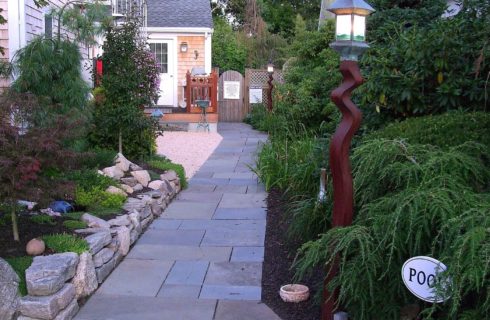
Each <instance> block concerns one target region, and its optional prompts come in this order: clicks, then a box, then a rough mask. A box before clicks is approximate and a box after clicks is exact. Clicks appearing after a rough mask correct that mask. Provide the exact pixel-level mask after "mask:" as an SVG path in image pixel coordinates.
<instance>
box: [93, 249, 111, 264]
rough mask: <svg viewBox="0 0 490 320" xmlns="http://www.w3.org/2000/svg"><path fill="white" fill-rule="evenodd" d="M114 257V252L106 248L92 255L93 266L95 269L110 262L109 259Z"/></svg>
mask: <svg viewBox="0 0 490 320" xmlns="http://www.w3.org/2000/svg"><path fill="white" fill-rule="evenodd" d="M113 256H114V251H112V250H111V249H108V248H104V249H102V250H100V251H99V252H97V254H95V255H94V257H93V259H94V265H95V267H96V268H98V267H100V266H102V265H103V264H104V263H106V262H108V261H109V260H111V258H112V257H113Z"/></svg>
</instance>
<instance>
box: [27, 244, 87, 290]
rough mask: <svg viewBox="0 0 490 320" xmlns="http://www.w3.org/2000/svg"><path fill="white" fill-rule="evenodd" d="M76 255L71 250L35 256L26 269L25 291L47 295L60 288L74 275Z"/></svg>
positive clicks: (76, 261) (76, 262)
mask: <svg viewBox="0 0 490 320" xmlns="http://www.w3.org/2000/svg"><path fill="white" fill-rule="evenodd" d="M78 260H79V259H78V255H77V254H76V253H73V252H66V253H58V254H53V255H49V256H38V257H35V258H34V260H33V262H32V264H31V266H30V267H29V268H28V269H27V270H26V284H27V292H28V293H29V294H30V295H31V296H47V295H50V294H53V293H55V292H57V291H58V290H60V289H61V288H62V287H63V285H64V283H65V282H66V281H68V280H70V279H71V278H73V276H74V275H75V272H76V269H77V264H78Z"/></svg>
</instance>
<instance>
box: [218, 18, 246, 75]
mask: <svg viewBox="0 0 490 320" xmlns="http://www.w3.org/2000/svg"><path fill="white" fill-rule="evenodd" d="M213 21H214V37H213V38H214V41H213V50H212V52H213V57H212V59H213V66H215V67H218V68H220V70H223V71H228V70H235V71H238V72H240V73H242V74H243V73H244V72H245V60H246V58H247V51H246V48H245V47H244V46H243V44H241V43H240V42H239V41H238V40H237V37H236V35H235V34H234V33H233V28H232V27H231V26H230V25H229V24H228V22H227V21H226V19H225V18H214V20H213Z"/></svg>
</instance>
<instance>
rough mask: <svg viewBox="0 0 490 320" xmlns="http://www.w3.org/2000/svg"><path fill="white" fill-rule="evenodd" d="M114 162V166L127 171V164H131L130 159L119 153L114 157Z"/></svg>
mask: <svg viewBox="0 0 490 320" xmlns="http://www.w3.org/2000/svg"><path fill="white" fill-rule="evenodd" d="M114 163H115V164H116V167H117V168H118V169H119V170H121V171H123V172H126V171H128V170H129V166H130V165H131V161H129V160H128V159H126V157H125V156H123V155H122V154H121V153H118V154H117V156H116V158H115V159H114Z"/></svg>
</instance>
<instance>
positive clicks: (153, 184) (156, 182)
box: [148, 180, 165, 190]
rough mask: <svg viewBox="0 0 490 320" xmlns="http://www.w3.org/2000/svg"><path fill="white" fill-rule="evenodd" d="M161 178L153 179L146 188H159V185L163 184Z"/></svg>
mask: <svg viewBox="0 0 490 320" xmlns="http://www.w3.org/2000/svg"><path fill="white" fill-rule="evenodd" d="M164 183H165V182H163V181H162V180H154V181H152V182H150V183H149V184H148V188H150V189H153V190H159V189H160V186H161V185H162V184H164Z"/></svg>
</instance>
